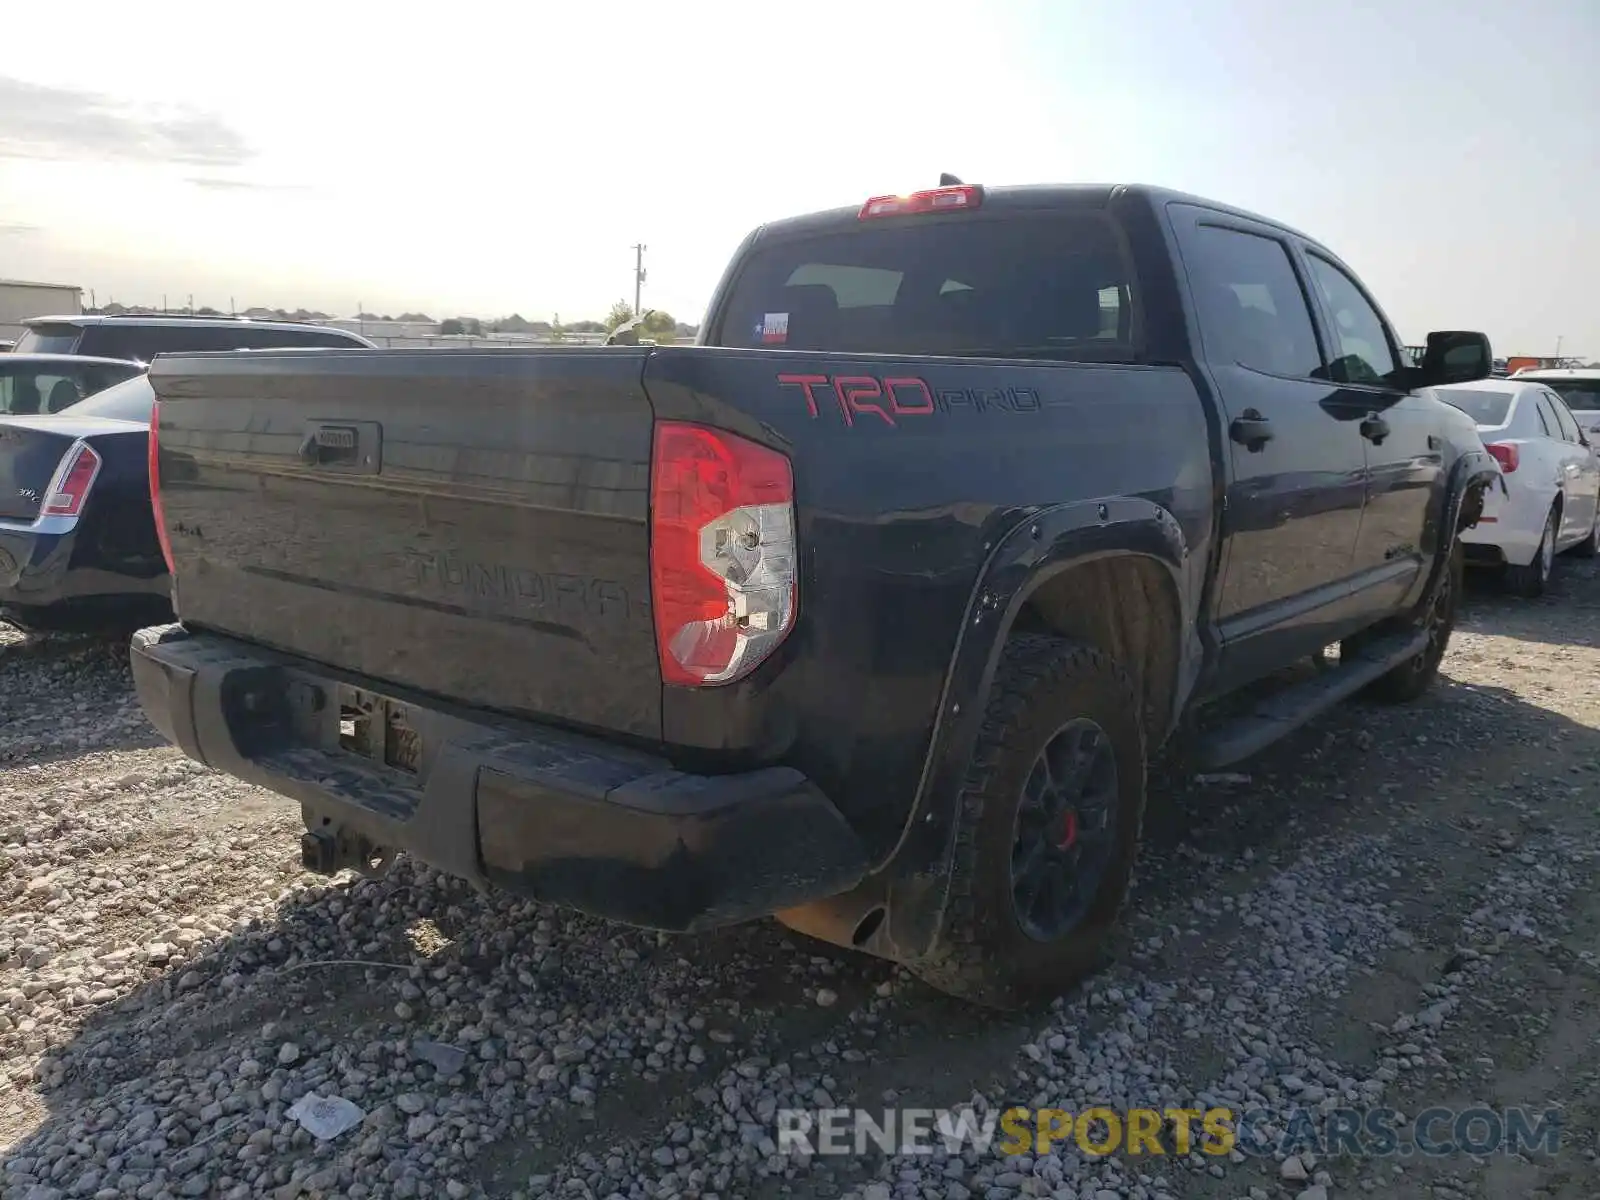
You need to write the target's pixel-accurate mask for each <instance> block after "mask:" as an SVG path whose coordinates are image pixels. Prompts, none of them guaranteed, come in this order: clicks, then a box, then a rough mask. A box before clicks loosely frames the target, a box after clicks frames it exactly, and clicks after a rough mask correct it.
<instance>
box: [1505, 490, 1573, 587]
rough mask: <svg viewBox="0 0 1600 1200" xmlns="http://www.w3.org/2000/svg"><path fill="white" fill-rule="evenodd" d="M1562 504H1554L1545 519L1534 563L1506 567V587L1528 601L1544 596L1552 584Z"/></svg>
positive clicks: (1534, 554) (1534, 553)
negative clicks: (1551, 574) (1546, 589)
mask: <svg viewBox="0 0 1600 1200" xmlns="http://www.w3.org/2000/svg"><path fill="white" fill-rule="evenodd" d="M1560 519H1561V506H1560V503H1559V502H1557V503H1556V504H1552V505H1551V506H1550V512H1549V514H1548V515H1547V516H1546V517H1545V519H1544V532H1543V533H1542V534H1540V535H1539V548H1538V549H1537V550H1535V551H1534V552H1533V561H1532V562H1530V563H1528V564H1527V565H1526V566H1518V565H1516V564H1514V563H1513V564H1508V565H1507V567H1506V574H1505V581H1506V587H1508V588H1510V589H1511V591H1513V592H1515V593H1516V594H1517V595H1519V596H1526V597H1527V598H1528V599H1530V600H1531V599H1534V598H1535V597H1538V596H1542V595H1544V589H1545V588H1546V587H1547V586H1548V585H1549V583H1550V572H1551V571H1552V570H1553V569H1554V568H1555V562H1556V531H1557V530H1558V529H1560V528H1561V525H1560Z"/></svg>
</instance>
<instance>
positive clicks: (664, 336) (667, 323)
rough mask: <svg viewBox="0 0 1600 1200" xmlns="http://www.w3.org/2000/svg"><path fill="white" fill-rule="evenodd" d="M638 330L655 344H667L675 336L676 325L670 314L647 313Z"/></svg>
mask: <svg viewBox="0 0 1600 1200" xmlns="http://www.w3.org/2000/svg"><path fill="white" fill-rule="evenodd" d="M639 328H640V330H641V331H642V332H643V333H644V336H645V337H647V338H651V339H652V340H654V341H657V342H661V343H667V342H670V341H672V340H673V338H674V336H675V335H676V334H677V332H678V323H677V321H675V320H673V319H672V314H671V313H664V312H660V311H656V312H652V313H647V314H646V315H645V318H644V321H643V322H641V324H640V326H639Z"/></svg>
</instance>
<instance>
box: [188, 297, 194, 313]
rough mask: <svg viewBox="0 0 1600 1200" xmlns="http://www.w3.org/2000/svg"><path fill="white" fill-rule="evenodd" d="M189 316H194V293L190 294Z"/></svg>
mask: <svg viewBox="0 0 1600 1200" xmlns="http://www.w3.org/2000/svg"><path fill="white" fill-rule="evenodd" d="M189 315H190V316H191V317H192V316H194V293H193V292H190V293H189Z"/></svg>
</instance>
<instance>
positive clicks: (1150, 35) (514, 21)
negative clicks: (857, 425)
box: [0, 0, 1600, 358]
mask: <svg viewBox="0 0 1600 1200" xmlns="http://www.w3.org/2000/svg"><path fill="white" fill-rule="evenodd" d="M355 8H356V6H353V5H346V4H327V3H322V4H316V5H310V4H298V3H289V2H278V3H274V4H272V5H270V6H258V5H234V4H217V3H214V2H212V3H206V4H203V5H192V6H191V5H188V4H180V3H172V2H161V3H145V4H130V3H126V2H125V0H118V2H116V3H107V4H102V3H100V2H99V0H89V2H80V3H78V4H75V5H73V6H72V8H71V10H70V14H71V15H70V18H69V19H68V18H62V19H60V20H58V19H57V18H55V17H50V18H45V17H43V16H40V15H39V13H35V15H34V16H33V17H30V18H29V19H28V20H26V21H24V22H22V24H21V25H15V23H13V24H14V25H15V28H13V29H12V30H11V35H10V37H9V38H8V42H7V49H8V53H7V54H6V55H5V58H4V60H3V61H0V276H4V277H12V278H18V277H20V278H40V279H47V280H59V281H62V282H70V283H77V284H81V285H82V286H83V287H85V288H94V289H95V291H96V294H97V297H98V299H99V300H100V301H101V302H102V303H103V302H104V301H106V300H107V299H108V298H112V297H114V298H115V299H118V300H122V301H125V302H144V303H152V302H156V303H158V302H159V301H160V298H161V294H162V293H163V292H165V293H166V294H167V296H168V299H169V302H171V303H173V304H179V303H183V302H184V301H183V299H181V297H186V296H187V295H188V294H189V293H191V292H192V293H193V295H194V299H195V303H196V304H197V305H199V304H210V305H213V306H217V307H226V305H227V304H228V301H229V297H230V296H232V297H234V298H236V299H237V301H238V303H239V304H240V305H241V306H243V305H246V304H268V305H272V306H280V305H281V306H290V307H293V306H298V305H306V306H310V307H316V308H322V309H325V310H328V311H330V312H335V313H340V314H343V313H349V312H353V311H354V310H355V308H356V306H357V303H358V302H362V303H364V304H365V306H366V307H367V308H368V309H372V310H382V311H387V312H398V311H400V310H402V309H423V310H426V311H427V312H428V313H430V314H432V315H433V316H435V317H439V316H443V315H449V314H452V313H457V312H460V313H466V314H478V315H484V316H490V315H498V314H504V313H509V312H511V311H518V312H520V313H522V314H523V315H524V316H527V317H542V318H548V317H549V316H550V315H551V314H552V313H557V312H559V313H560V314H561V315H562V316H563V317H564V318H566V319H568V320H572V319H577V318H580V317H593V316H598V315H600V314H601V313H603V311H604V310H605V308H606V307H607V306H608V304H609V303H610V302H611V301H613V300H616V299H617V298H619V297H622V296H627V297H629V298H630V299H631V297H632V290H633V288H632V268H633V253H632V250H631V249H630V245H631V244H632V243H634V242H636V241H641V240H642V241H644V242H645V243H646V244H647V245H648V246H649V252H648V254H647V256H646V265H647V267H648V270H649V273H650V276H649V282H648V283H647V285H646V297H647V302H648V303H649V304H651V305H653V306H656V307H659V308H664V309H667V310H668V311H671V312H672V313H674V314H675V315H677V316H679V317H680V318H682V319H687V320H696V319H698V318H699V316H700V315H701V311H702V309H703V306H704V305H705V303H706V301H707V300H708V298H709V295H710V292H711V289H712V287H713V286H714V284H715V282H716V279H717V276H718V274H719V272H720V271H721V269H722V266H723V263H724V260H725V258H726V256H727V255H728V253H729V252H730V251H731V250H732V249H733V248H734V247H735V246H736V245H737V243H738V241H739V239H740V238H741V237H742V236H743V235H744V234H745V233H746V232H747V231H748V230H749V228H750V227H752V226H753V225H755V224H758V223H760V222H761V221H762V220H763V219H766V218H770V217H777V216H785V215H789V214H792V213H795V212H803V211H806V210H808V209H813V208H817V207H824V206H832V205H836V204H856V203H859V202H860V201H861V200H863V199H865V198H866V197H867V196H869V195H874V194H879V193H883V192H895V191H903V190H910V189H912V188H915V187H919V186H928V185H932V184H934V183H935V182H937V179H938V176H939V173H940V172H941V171H952V172H955V173H956V174H958V175H960V176H961V177H962V178H964V179H966V180H967V181H969V182H981V183H988V184H1002V183H1027V182H1057V181H1059V182H1145V183H1155V184H1161V185H1165V186H1171V187H1177V188H1181V189H1184V190H1187V191H1192V192H1198V193H1200V194H1202V195H1207V196H1211V197H1214V198H1216V199H1219V200H1224V201H1228V202H1230V203H1234V204H1238V205H1242V206H1244V207H1247V208H1252V209H1255V210H1257V211H1260V212H1263V213H1266V214H1268V215H1270V216H1273V217H1277V218H1279V219H1281V220H1284V221H1287V222H1289V223H1290V224H1293V225H1296V226H1298V227H1300V228H1302V229H1304V230H1305V231H1306V232H1308V233H1310V234H1312V235H1314V236H1316V237H1318V238H1320V239H1322V240H1323V241H1325V242H1327V243H1328V244H1329V245H1330V246H1332V248H1333V249H1334V250H1335V251H1337V252H1338V253H1339V254H1341V255H1342V256H1343V257H1345V258H1346V259H1347V260H1349V261H1350V262H1351V263H1352V265H1354V266H1355V268H1356V269H1357V270H1358V271H1359V272H1361V273H1362V275H1363V276H1364V277H1365V278H1366V279H1367V280H1368V282H1369V283H1370V284H1371V285H1372V287H1373V288H1374V289H1375V291H1376V292H1377V294H1378V298H1379V300H1380V302H1381V303H1382V304H1383V305H1384V307H1385V308H1386V309H1387V310H1388V311H1389V314H1390V316H1391V317H1392V318H1393V319H1394V320H1395V321H1396V323H1397V324H1398V325H1399V327H1400V332H1401V334H1402V336H1404V337H1405V338H1407V339H1408V340H1412V341H1415V340H1418V339H1420V338H1421V337H1422V336H1423V334H1425V333H1426V332H1427V331H1428V330H1429V329H1436V328H1481V329H1485V330H1487V331H1488V333H1489V334H1490V336H1491V338H1492V339H1493V341H1494V344H1495V347H1496V351H1497V353H1500V354H1507V353H1550V352H1552V351H1553V350H1554V348H1555V341H1556V338H1557V337H1558V336H1561V337H1563V338H1564V341H1563V343H1562V344H1563V349H1564V350H1565V351H1566V352H1569V353H1581V354H1586V355H1589V356H1591V357H1595V358H1600V300H1597V297H1600V217H1597V214H1600V0H1519V2H1518V3H1515V4H1512V3H1509V2H1506V0H1497V2H1489V0H1408V2H1407V3H1384V4H1370V3H1369V4H1363V3H1357V2H1353V0H1342V2H1341V3H1340V4H1338V5H1335V6H1333V7H1332V8H1330V7H1328V6H1326V5H1315V4H1294V3H1284V2H1283V0H1235V2H1233V3H1216V2H1209V3H1208V2H1207V0H1128V2H1126V3H1121V4H1103V3H1095V4H1084V3H1080V2H1078V0H982V2H977V0H968V2H966V3H953V4H952V3H944V2H943V0H918V2H916V3H887V2H879V0H851V2H849V3H834V2H832V0H803V2H791V3H778V4H762V3H752V2H751V0H741V2H739V3H722V2H720V0H715V2H713V0H689V2H688V3H683V4H669V3H654V4H648V5H645V4H634V3H631V2H621V0H618V2H613V3H601V4H596V5H593V6H589V5H584V4H575V3H564V4H559V5H552V4H550V3H549V2H548V0H546V2H545V3H533V4H527V3H523V4H518V5H514V6H513V5H497V4H493V3H483V2H481V0H480V2H479V3H475V4H471V5H462V6H451V5H439V4H433V5H428V6H427V7H426V8H421V7H419V8H418V9H416V10H415V11H416V16H414V17H413V16H409V15H404V14H406V13H407V10H406V9H405V8H404V7H399V6H381V5H362V6H360V15H357V13H356V12H355V11H354V10H355ZM547 10H548V11H547ZM39 12H40V13H42V12H43V10H39ZM62 20H66V24H62ZM35 39H37V40H35ZM30 45H31V46H32V51H31V52H30V51H29V47H30ZM86 298H87V297H86Z"/></svg>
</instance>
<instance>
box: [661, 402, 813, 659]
mask: <svg viewBox="0 0 1600 1200" xmlns="http://www.w3.org/2000/svg"><path fill="white" fill-rule="evenodd" d="M795 584H796V564H795V538H794V477H793V474H792V472H791V471H790V468H789V460H788V458H786V457H785V456H784V455H782V454H779V453H778V452H777V451H776V450H769V449H767V447H765V446H758V445H757V444H756V443H754V442H751V441H748V440H747V439H745V438H741V437H737V436H735V435H734V434H731V433H723V432H721V431H720V430H714V429H707V428H704V427H703V426H699V425H684V424H680V423H678V422H674V421H663V422H661V423H659V424H658V425H657V426H656V432H655V447H654V453H653V455H652V460H651V465H650V591H651V596H650V603H651V607H652V609H653V610H654V612H655V622H656V646H657V652H658V653H659V655H660V658H661V677H662V679H663V680H664V681H666V682H667V683H672V684H680V685H688V686H690V687H699V686H703V685H706V684H718V683H731V682H732V681H734V680H736V679H740V678H742V677H743V676H745V675H748V674H749V673H750V672H751V671H753V670H754V669H755V668H756V666H757V665H758V664H759V663H761V662H762V660H764V659H765V658H766V657H767V656H768V655H769V654H771V653H772V651H773V650H774V649H776V648H777V646H778V644H779V643H780V642H782V641H783V639H784V638H785V637H786V636H788V633H789V630H790V629H791V628H792V627H793V625H794V617H795V600H796V596H795V590H796V589H795Z"/></svg>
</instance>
